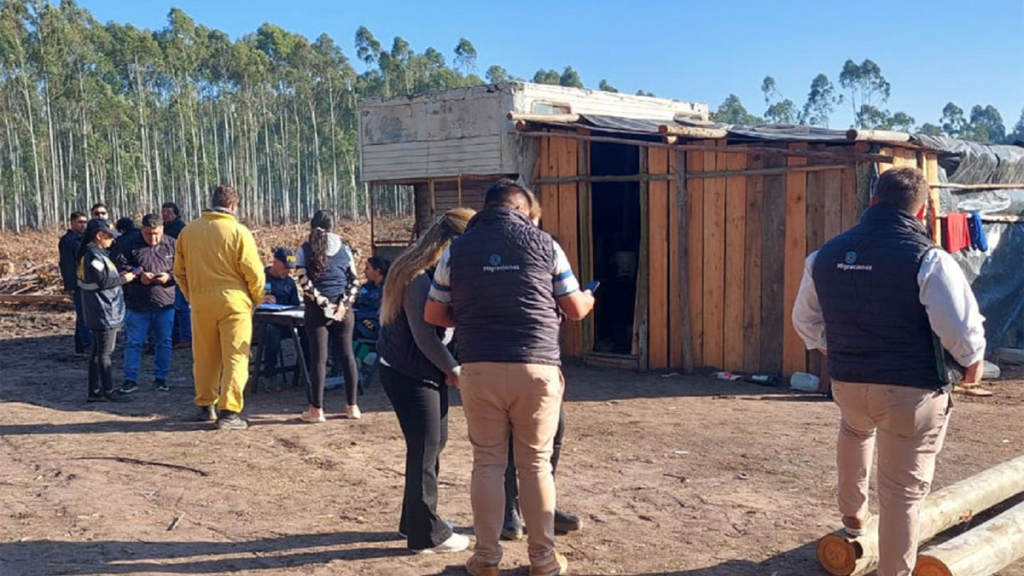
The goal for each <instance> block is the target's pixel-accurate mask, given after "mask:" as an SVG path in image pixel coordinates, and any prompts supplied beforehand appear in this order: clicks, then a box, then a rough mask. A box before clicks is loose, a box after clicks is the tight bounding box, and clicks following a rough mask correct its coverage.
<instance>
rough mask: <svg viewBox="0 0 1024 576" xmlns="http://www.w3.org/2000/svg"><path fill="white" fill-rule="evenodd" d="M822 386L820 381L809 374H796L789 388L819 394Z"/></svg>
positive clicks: (790, 379) (791, 378)
mask: <svg viewBox="0 0 1024 576" xmlns="http://www.w3.org/2000/svg"><path fill="white" fill-rule="evenodd" d="M820 386H821V382H820V379H819V378H818V377H817V376H815V375H814V374H808V373H807V372H794V373H793V375H792V376H790V378H789V387H790V388H792V389H794V390H800V391H802V392H817V391H818V388H819V387H820Z"/></svg>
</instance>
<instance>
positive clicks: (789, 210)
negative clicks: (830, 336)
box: [652, 141, 927, 375]
mask: <svg viewBox="0 0 1024 576" xmlns="http://www.w3.org/2000/svg"><path fill="white" fill-rule="evenodd" d="M695 143H697V142H695ZM699 144H705V145H721V146H724V143H723V142H721V141H702V142H699ZM760 146H766V144H761V145H760ZM767 146H776V147H779V146H781V147H786V146H787V145H786V144H767ZM788 147H789V148H790V149H793V150H804V149H808V148H810V147H809V146H808V145H807V144H806V143H799V142H798V143H791V144H789V145H788ZM814 148H815V149H820V150H829V151H852V148H850V149H846V148H840V147H823V146H815V147H814ZM738 149H739V148H738V147H737V146H735V145H734V146H730V147H727V148H723V152H721V153H720V152H707V151H692V152H687V153H686V157H685V165H686V171H687V173H688V174H690V175H693V174H695V173H699V172H720V171H725V170H730V171H731V170H742V169H747V170H756V169H761V168H766V169H772V168H783V167H787V166H788V167H794V168H796V167H802V166H806V165H808V164H809V165H812V166H835V168H834V169H829V170H822V171H812V172H808V171H796V170H791V171H788V172H786V173H784V174H763V175H762V174H756V175H747V176H725V177H711V178H689V179H687V180H685V182H686V184H685V186H686V197H685V198H686V206H685V211H684V214H685V217H686V219H687V222H686V224H687V227H686V242H687V246H686V249H687V255H688V256H687V258H688V261H687V266H688V282H687V289H688V292H689V294H688V295H687V306H688V308H689V310H688V311H687V312H688V314H689V318H688V319H689V323H690V336H691V340H690V349H691V353H692V356H693V364H694V365H695V366H699V367H707V368H720V369H725V370H744V371H768V372H782V373H784V374H787V375H788V374H791V373H793V372H796V371H811V370H813V371H814V372H821V373H824V371H825V363H824V359H823V358H822V357H821V356H820V354H818V353H817V352H811V353H808V352H807V351H806V350H805V347H804V344H803V341H802V340H801V339H800V338H799V336H798V335H797V334H796V331H795V330H794V329H793V326H792V322H791V320H790V317H791V315H792V310H793V303H794V301H795V300H796V295H797V291H798V290H799V287H800V281H801V279H802V278H803V271H804V261H805V259H806V257H807V255H808V254H810V253H811V252H813V251H814V250H817V249H818V248H820V247H821V245H822V244H824V243H825V242H826V241H828V240H829V239H831V238H832V237H834V236H836V235H837V234H839V233H841V232H843V231H844V230H846V229H848V228H850V227H851V226H853V225H855V224H856V223H857V221H858V219H859V218H860V214H861V213H862V212H863V210H864V209H865V208H866V206H867V205H868V198H867V196H866V191H867V190H868V183H866V182H858V175H859V174H868V173H870V165H867V168H868V170H866V171H865V170H863V169H859V168H858V167H857V166H855V165H853V164H837V163H836V161H835V160H832V159H814V160H809V159H808V158H806V157H801V156H782V155H777V154H762V153H750V154H742V153H739V152H736V150H738ZM882 151H883V153H886V154H888V155H892V156H893V157H894V159H895V162H894V163H893V165H896V166H915V165H916V164H917V160H916V158H915V153H914V151H912V150H903V149H900V148H888V149H885V148H883V150H882ZM921 157H922V158H925V159H926V158H927V155H924V154H922V155H921ZM886 166H889V165H888V164H880V165H879V166H878V168H879V170H880V171H884V169H888V168H886ZM861 177H864V176H861ZM652 189H653V188H652ZM858 191H860V192H858ZM862 196H863V197H862ZM652 212H653V208H652ZM653 218H654V215H653V214H652V221H653ZM670 244H671V243H670ZM652 250H654V241H653V238H652ZM652 266H653V264H652ZM653 273H654V270H653V268H652V274H653ZM652 290H653V288H652ZM673 301H674V300H673V299H672V298H671V296H670V298H669V302H673ZM652 310H653V306H652ZM671 317H672V316H671V312H670V314H669V318H670V320H669V322H670V327H671V326H673V324H672V322H671ZM652 318H653V317H652ZM652 321H653V320H652ZM652 329H653V325H652ZM670 332H671V330H670ZM652 338H653V335H652ZM669 342H670V347H671V342H672V340H671V336H670V340H669ZM652 357H653V356H652ZM669 366H670V367H672V368H675V367H678V366H679V365H678V364H677V361H676V359H675V357H673V356H672V354H671V353H670V357H669ZM653 367H654V366H653V365H652V368H653Z"/></svg>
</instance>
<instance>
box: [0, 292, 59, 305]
mask: <svg viewBox="0 0 1024 576" xmlns="http://www.w3.org/2000/svg"><path fill="white" fill-rule="evenodd" d="M70 301H71V297H70V296H68V295H67V294H0V304H60V303H63V302H70Z"/></svg>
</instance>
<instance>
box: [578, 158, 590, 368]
mask: <svg viewBox="0 0 1024 576" xmlns="http://www.w3.org/2000/svg"><path fill="white" fill-rule="evenodd" d="M576 143H577V146H578V149H577V151H576V157H577V162H578V165H577V168H576V173H577V174H579V175H581V176H585V175H588V174H590V142H587V141H586V140H578V141H577V142H576ZM578 211H579V237H580V269H579V274H580V280H581V281H582V282H589V281H590V280H593V279H594V255H593V254H594V252H593V247H594V235H593V228H592V222H591V213H592V207H591V185H590V183H589V182H580V183H579V210H578ZM593 349H594V315H593V314H588V315H587V317H586V318H584V319H583V359H584V360H586V358H587V357H588V356H590V352H591V350H593Z"/></svg>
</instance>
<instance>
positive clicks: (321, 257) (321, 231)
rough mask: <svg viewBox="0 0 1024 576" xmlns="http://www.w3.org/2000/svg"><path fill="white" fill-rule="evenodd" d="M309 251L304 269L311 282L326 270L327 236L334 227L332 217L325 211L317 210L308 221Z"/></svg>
mask: <svg viewBox="0 0 1024 576" xmlns="http://www.w3.org/2000/svg"><path fill="white" fill-rule="evenodd" d="M309 226H310V228H311V230H310V232H309V251H310V252H311V254H306V268H307V269H308V270H309V277H310V279H311V280H316V279H317V278H319V277H320V275H321V274H323V273H324V270H326V269H327V236H328V234H329V233H330V231H331V228H333V227H334V216H333V215H332V214H331V213H330V212H328V211H327V210H317V212H316V214H314V215H313V219H312V220H310V222H309Z"/></svg>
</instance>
